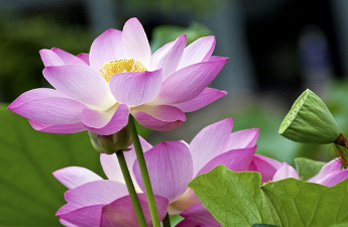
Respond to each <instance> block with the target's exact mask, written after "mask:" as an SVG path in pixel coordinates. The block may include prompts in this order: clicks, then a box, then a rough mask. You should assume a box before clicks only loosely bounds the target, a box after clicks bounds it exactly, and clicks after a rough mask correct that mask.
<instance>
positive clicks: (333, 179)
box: [314, 169, 348, 187]
mask: <svg viewBox="0 0 348 227" xmlns="http://www.w3.org/2000/svg"><path fill="white" fill-rule="evenodd" d="M347 177H348V169H343V170H336V171H335V172H332V173H331V174H328V175H327V176H326V177H325V178H322V179H320V180H318V181H316V182H314V183H317V184H322V185H325V186H327V187H333V186H335V185H336V184H338V183H340V182H341V181H343V180H345V179H346V178H347Z"/></svg>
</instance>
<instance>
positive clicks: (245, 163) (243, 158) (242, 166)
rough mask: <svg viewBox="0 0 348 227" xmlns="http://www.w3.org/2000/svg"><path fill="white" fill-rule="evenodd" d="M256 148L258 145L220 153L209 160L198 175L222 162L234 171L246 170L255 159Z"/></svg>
mask: <svg viewBox="0 0 348 227" xmlns="http://www.w3.org/2000/svg"><path fill="white" fill-rule="evenodd" d="M255 150H256V146H254V147H247V148H241V149H235V150H231V151H228V152H225V153H223V154H220V155H219V156H217V157H215V158H213V159H212V160H211V161H209V162H208V163H207V164H206V165H205V166H204V167H203V168H202V169H201V170H199V171H198V173H197V175H199V174H202V173H207V172H209V171H210V170H212V169H214V168H215V167H216V166H218V165H221V164H223V165H225V166H226V167H227V168H229V169H230V170H233V171H245V170H247V169H248V167H249V165H250V163H251V160H252V159H253V156H254V154H255Z"/></svg>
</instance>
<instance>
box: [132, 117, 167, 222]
mask: <svg viewBox="0 0 348 227" xmlns="http://www.w3.org/2000/svg"><path fill="white" fill-rule="evenodd" d="M128 126H129V130H130V133H131V137H132V140H133V146H134V150H135V153H136V156H137V160H138V163H139V168H140V172H141V177H142V179H143V183H144V187H145V193H146V198H147V202H148V203H149V208H150V213H151V218H152V224H153V226H154V227H160V226H161V224H160V220H159V216H158V211H157V207H156V201H155V196H154V195H153V191H152V186H151V181H150V177H149V172H148V171H147V166H146V162H145V158H144V153H143V149H142V148H141V144H140V141H139V136H138V132H137V129H136V128H135V119H134V117H133V116H132V115H129V121H128Z"/></svg>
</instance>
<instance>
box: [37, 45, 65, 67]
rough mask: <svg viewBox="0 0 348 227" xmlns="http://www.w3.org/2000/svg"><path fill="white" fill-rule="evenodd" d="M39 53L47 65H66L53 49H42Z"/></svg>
mask: <svg viewBox="0 0 348 227" xmlns="http://www.w3.org/2000/svg"><path fill="white" fill-rule="evenodd" d="M39 53H40V56H41V60H42V62H43V64H44V65H45V66H46V67H48V66H59V65H64V61H63V60H62V59H61V58H60V57H59V56H58V54H56V53H55V52H53V51H52V50H48V49H42V50H40V51H39Z"/></svg>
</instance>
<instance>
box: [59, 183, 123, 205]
mask: <svg viewBox="0 0 348 227" xmlns="http://www.w3.org/2000/svg"><path fill="white" fill-rule="evenodd" d="M125 195H128V190H127V187H126V185H125V184H122V183H119V182H115V181H110V180H99V181H91V182H88V183H85V184H83V185H80V186H79V187H76V188H73V189H70V190H68V191H66V192H65V194H64V197H65V200H66V201H67V202H68V203H69V204H74V205H75V206H77V207H79V208H80V207H83V206H92V205H99V204H108V203H111V202H113V201H114V200H116V199H118V198H121V197H123V196H125Z"/></svg>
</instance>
